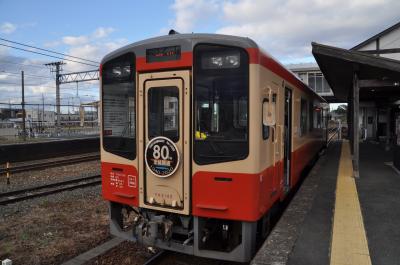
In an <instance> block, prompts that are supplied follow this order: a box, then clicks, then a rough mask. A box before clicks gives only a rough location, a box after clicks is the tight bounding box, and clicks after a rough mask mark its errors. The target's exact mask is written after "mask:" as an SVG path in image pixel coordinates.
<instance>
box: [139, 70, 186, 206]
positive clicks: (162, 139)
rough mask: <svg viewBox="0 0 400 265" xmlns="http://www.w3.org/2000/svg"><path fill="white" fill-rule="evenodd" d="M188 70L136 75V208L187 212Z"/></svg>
mask: <svg viewBox="0 0 400 265" xmlns="http://www.w3.org/2000/svg"><path fill="white" fill-rule="evenodd" d="M189 88H190V73H189V71H173V72H160V73H148V74H140V75H139V105H138V113H139V114H138V115H139V121H140V127H139V128H138V129H139V139H140V140H139V172H140V176H139V180H140V182H139V195H140V207H144V208H149V209H156V210H165V208H168V209H169V211H170V212H175V213H181V214H188V213H189V199H190V198H189V187H190V186H189V185H190V183H189V182H190V171H189V164H190V157H189V155H190V150H189V146H190V144H189V143H190V93H189Z"/></svg>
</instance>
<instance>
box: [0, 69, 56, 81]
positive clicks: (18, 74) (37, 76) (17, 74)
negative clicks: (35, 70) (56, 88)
mask: <svg viewBox="0 0 400 265" xmlns="http://www.w3.org/2000/svg"><path fill="white" fill-rule="evenodd" d="M0 73H5V74H10V75H16V76H20V75H21V73H12V72H7V71H4V70H3V71H1V70H0ZM25 76H29V77H33V78H44V79H51V80H54V78H52V77H50V76H42V75H31V74H25Z"/></svg>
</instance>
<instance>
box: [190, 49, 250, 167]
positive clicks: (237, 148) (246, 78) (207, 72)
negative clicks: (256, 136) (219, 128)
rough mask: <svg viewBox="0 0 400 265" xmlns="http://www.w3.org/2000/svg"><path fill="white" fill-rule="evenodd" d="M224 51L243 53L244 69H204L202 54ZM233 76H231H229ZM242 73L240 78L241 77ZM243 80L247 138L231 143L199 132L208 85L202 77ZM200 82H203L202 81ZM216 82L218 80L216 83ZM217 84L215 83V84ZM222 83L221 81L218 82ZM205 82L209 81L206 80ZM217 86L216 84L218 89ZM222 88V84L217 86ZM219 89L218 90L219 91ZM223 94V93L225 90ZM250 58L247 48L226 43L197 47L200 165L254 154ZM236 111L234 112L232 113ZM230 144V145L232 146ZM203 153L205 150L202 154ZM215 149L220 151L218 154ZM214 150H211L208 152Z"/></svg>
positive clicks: (195, 149) (195, 81) (194, 151)
mask: <svg viewBox="0 0 400 265" xmlns="http://www.w3.org/2000/svg"><path fill="white" fill-rule="evenodd" d="M224 49H234V50H237V51H239V54H240V66H239V67H238V68H218V69H204V68H202V60H201V54H203V53H204V52H209V51H214V50H221V51H224ZM229 74H230V76H229ZM239 74H240V76H239ZM232 76H234V77H235V78H242V79H241V82H242V83H243V84H244V87H245V90H243V91H245V93H244V96H245V97H246V99H247V113H246V117H247V123H246V126H245V127H244V128H243V129H244V138H243V139H232V140H227V139H225V137H224V136H221V139H215V137H214V136H211V137H209V136H208V135H207V133H204V132H202V131H201V130H197V128H196V127H197V126H198V125H199V124H198V122H200V121H198V120H197V118H198V115H199V114H198V113H197V112H198V102H201V100H200V101H198V99H197V96H198V92H197V91H198V88H199V87H203V89H204V85H203V84H202V82H201V80H200V79H201V78H206V77H208V78H209V79H210V80H211V79H213V78H214V79H215V78H219V79H221V78H223V77H225V78H228V77H230V79H233V78H232ZM206 79H207V78H206ZM199 80H200V81H199ZM214 81H216V80H214ZM214 81H213V82H214ZM217 81H218V80H217ZM203 82H205V81H204V80H203ZM214 85H215V84H213V86H214ZM217 86H218V85H217ZM216 89H217V88H216ZM222 91H223V90H222ZM249 100H250V55H249V54H248V52H247V51H246V49H244V48H242V47H238V46H230V45H225V44H218V43H207V42H204V43H203V42H202V43H197V44H196V45H195V46H194V48H193V106H192V109H193V111H192V112H193V113H192V119H193V131H192V134H193V149H192V154H193V160H194V162H195V163H196V164H198V165H207V164H216V163H223V162H231V161H238V160H244V159H246V158H247V157H248V156H249V153H250V143H249V135H250V133H249V132H250V118H249V113H250V107H249ZM232 112H233V111H232ZM225 113H226V112H225ZM228 145H229V146H228ZM207 148H209V149H210V148H211V150H214V152H216V153H215V155H213V154H210V152H205V150H206V149H207ZM201 150H203V151H201ZM215 150H218V152H217V151H215ZM208 151H210V150H208ZM221 153H222V154H221Z"/></svg>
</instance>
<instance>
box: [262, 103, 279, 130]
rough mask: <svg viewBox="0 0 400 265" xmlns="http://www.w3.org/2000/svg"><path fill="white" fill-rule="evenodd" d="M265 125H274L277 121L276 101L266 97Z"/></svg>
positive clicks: (264, 109)
mask: <svg viewBox="0 0 400 265" xmlns="http://www.w3.org/2000/svg"><path fill="white" fill-rule="evenodd" d="M262 111H263V125H264V126H274V125H275V123H276V116H275V102H273V101H272V100H271V101H269V100H268V99H264V101H263V107H262Z"/></svg>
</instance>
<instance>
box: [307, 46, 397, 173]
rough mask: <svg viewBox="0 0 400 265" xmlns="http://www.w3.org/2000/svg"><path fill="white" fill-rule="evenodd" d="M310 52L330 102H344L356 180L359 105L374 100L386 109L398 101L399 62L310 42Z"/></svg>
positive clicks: (357, 170) (357, 168)
mask: <svg viewBox="0 0 400 265" xmlns="http://www.w3.org/2000/svg"><path fill="white" fill-rule="evenodd" d="M312 53H313V55H314V57H315V60H316V61H317V63H318V65H319V67H320V69H321V71H322V73H323V75H324V76H325V78H326V80H327V81H328V83H329V85H330V86H331V88H332V91H333V94H334V97H335V101H334V100H332V101H331V102H338V101H342V102H347V103H348V108H347V109H348V119H347V123H348V128H349V130H348V132H349V138H350V141H351V146H352V148H351V149H352V150H351V151H352V154H353V169H354V175H355V176H356V177H357V176H359V133H360V132H359V130H360V128H359V126H353V124H357V125H358V124H359V109H360V104H359V103H360V101H374V102H375V103H376V104H377V105H380V106H386V107H388V106H390V105H391V104H393V103H395V102H396V101H397V100H399V99H400V61H397V60H392V59H388V58H384V57H380V56H375V55H370V54H367V53H363V52H359V51H354V50H346V49H341V48H337V47H332V46H327V45H322V44H318V43H314V42H313V43H312ZM388 113H390V112H389V111H388ZM388 118H390V117H388ZM386 126H387V128H386V130H387V132H389V131H390V123H389V122H387V123H386ZM386 145H387V146H389V145H390V139H389V137H386Z"/></svg>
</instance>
